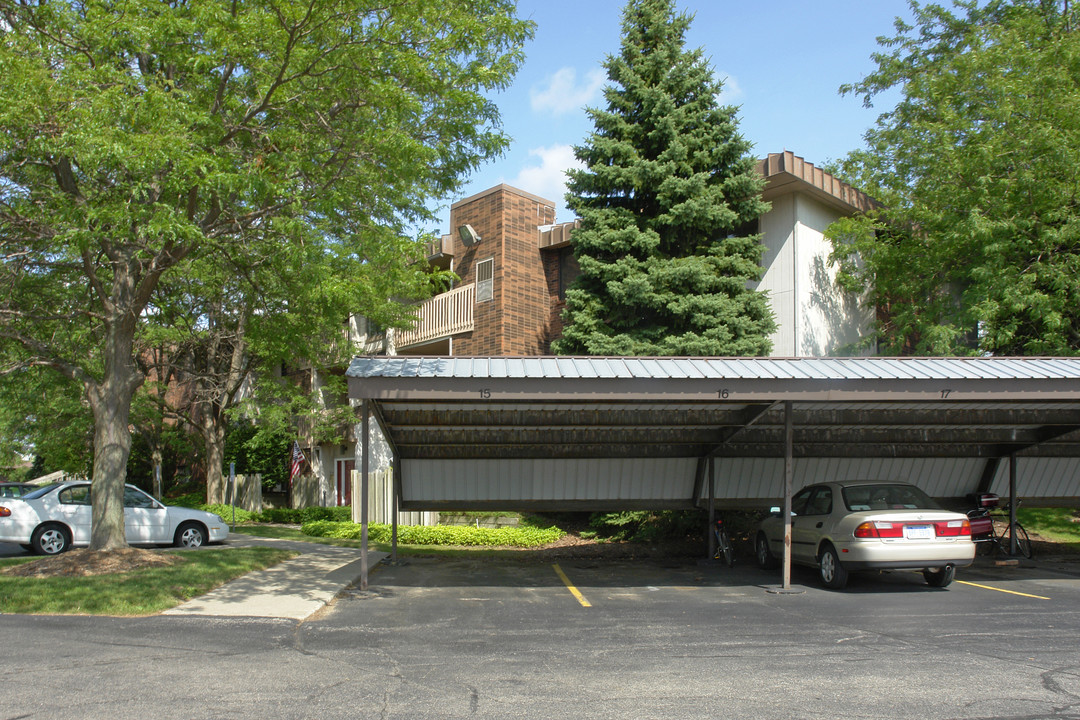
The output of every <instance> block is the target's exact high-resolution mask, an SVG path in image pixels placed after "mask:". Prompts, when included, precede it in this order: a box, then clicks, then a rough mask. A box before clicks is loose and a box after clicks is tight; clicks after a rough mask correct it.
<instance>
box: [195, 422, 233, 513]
mask: <svg viewBox="0 0 1080 720" xmlns="http://www.w3.org/2000/svg"><path fill="white" fill-rule="evenodd" d="M215 409H216V408H215ZM216 415H217V413H215V412H209V413H207V414H206V415H204V416H203V418H202V428H201V431H202V432H201V434H202V437H203V442H204V443H205V445H206V502H207V503H209V504H211V505H214V504H219V503H220V504H224V503H226V502H228V500H229V498H227V497H226V496H225V477H224V475H223V474H222V466H223V464H224V463H225V423H223V422H219V421H218V420H217V418H216Z"/></svg>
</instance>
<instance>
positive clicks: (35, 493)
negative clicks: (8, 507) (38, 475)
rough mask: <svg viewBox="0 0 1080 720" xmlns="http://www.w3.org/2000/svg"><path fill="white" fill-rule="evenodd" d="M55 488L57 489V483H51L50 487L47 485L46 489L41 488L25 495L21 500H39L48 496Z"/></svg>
mask: <svg viewBox="0 0 1080 720" xmlns="http://www.w3.org/2000/svg"><path fill="white" fill-rule="evenodd" d="M54 487H56V483H50V484H49V485H45V486H44V487H40V488H38V489H37V490H35V491H33V492H29V493H26V494H25V495H23V496H22V497H21V498H19V499H20V500H37V499H38V498H39V497H41V496H42V495H48V494H49V492H50V491H51V490H52V489H53V488H54Z"/></svg>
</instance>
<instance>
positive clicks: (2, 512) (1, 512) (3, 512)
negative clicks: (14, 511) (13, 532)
mask: <svg viewBox="0 0 1080 720" xmlns="http://www.w3.org/2000/svg"><path fill="white" fill-rule="evenodd" d="M10 515H11V511H10V510H8V509H7V508H6V507H4V506H3V505H0V517H9V516H10Z"/></svg>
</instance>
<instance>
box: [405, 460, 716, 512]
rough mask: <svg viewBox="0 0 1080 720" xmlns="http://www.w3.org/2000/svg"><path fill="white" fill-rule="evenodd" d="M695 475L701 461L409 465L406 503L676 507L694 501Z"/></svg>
mask: <svg viewBox="0 0 1080 720" xmlns="http://www.w3.org/2000/svg"><path fill="white" fill-rule="evenodd" d="M696 469H697V459H696V458H673V459H672V458H652V459H642V458H637V459H618V458H612V459H600V458H578V459H547V460H531V459H530V460H525V459H499V460H404V461H403V462H402V464H401V470H402V497H403V500H404V502H407V503H417V504H423V503H434V504H439V503H455V502H461V503H470V502H477V501H484V502H500V503H501V502H505V503H507V504H508V505H512V504H513V503H516V502H517V503H524V502H529V501H553V502H554V501H566V502H570V503H573V502H596V501H601V502H603V501H611V502H613V503H618V502H621V501H663V502H676V501H684V500H687V499H689V498H691V497H692V496H693V494H694V473H695V471H696ZM658 479H660V480H661V481H660V482H657V480H658Z"/></svg>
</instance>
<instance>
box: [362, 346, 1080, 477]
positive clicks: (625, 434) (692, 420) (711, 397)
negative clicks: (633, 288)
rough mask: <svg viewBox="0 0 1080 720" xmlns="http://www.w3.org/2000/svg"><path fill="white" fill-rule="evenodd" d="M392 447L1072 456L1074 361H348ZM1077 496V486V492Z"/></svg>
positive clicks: (468, 454)
mask: <svg viewBox="0 0 1080 720" xmlns="http://www.w3.org/2000/svg"><path fill="white" fill-rule="evenodd" d="M347 376H348V382H349V395H350V397H351V398H352V399H354V400H371V401H374V404H375V406H376V407H377V412H378V413H379V416H380V420H381V422H382V423H383V425H384V428H385V430H386V431H387V432H388V434H389V436H390V440H391V442H392V443H393V445H394V447H395V449H396V452H397V454H398V456H399V457H400V458H403V459H409V458H425V459H464V458H487V459H496V458H515V459H522V458H634V457H699V458H707V457H728V458H731V457H778V456H779V457H782V456H783V454H784V443H785V429H784V428H785V426H784V423H785V412H784V406H785V403H787V402H791V403H792V413H793V420H794V454H795V456H796V457H889V458H893V457H922V458H946V457H947V458H955V457H966V458H1000V457H1005V456H1008V455H1014V454H1017V455H1024V456H1032V457H1080V358H905V359H899V358H889V359H882V358H844V359H839V358H837V359H765V358H749V359H745V358H744V359H739V358H595V357H591V358H572V357H533V358H523V357H475V358H472V357H447V358H431V357H425V358H419V357H374V358H358V359H356V360H354V361H353V363H352V365H351V366H350V368H349V370H348V372H347ZM1072 494H1080V492H1078V493H1072Z"/></svg>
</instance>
